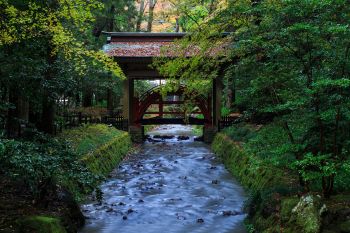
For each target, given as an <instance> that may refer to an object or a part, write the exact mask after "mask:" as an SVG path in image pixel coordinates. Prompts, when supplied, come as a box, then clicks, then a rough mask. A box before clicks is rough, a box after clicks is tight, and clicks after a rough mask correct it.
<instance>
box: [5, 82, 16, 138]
mask: <svg viewBox="0 0 350 233" xmlns="http://www.w3.org/2000/svg"><path fill="white" fill-rule="evenodd" d="M18 98H19V96H18V93H17V91H16V90H15V89H14V88H10V92H9V103H10V104H11V105H12V106H11V107H10V108H9V109H8V112H7V120H6V134H7V137H9V138H14V137H17V136H18V135H19V121H18Z"/></svg>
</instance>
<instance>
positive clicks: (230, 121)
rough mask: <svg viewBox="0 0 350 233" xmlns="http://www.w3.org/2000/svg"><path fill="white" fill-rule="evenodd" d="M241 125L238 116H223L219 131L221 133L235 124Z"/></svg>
mask: <svg viewBox="0 0 350 233" xmlns="http://www.w3.org/2000/svg"><path fill="white" fill-rule="evenodd" d="M237 123H239V117H237V116H223V117H221V120H220V121H219V127H218V130H219V131H221V130H222V129H224V128H226V127H230V126H232V125H234V124H237Z"/></svg>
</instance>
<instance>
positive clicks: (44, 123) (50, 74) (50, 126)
mask: <svg viewBox="0 0 350 233" xmlns="http://www.w3.org/2000/svg"><path fill="white" fill-rule="evenodd" d="M51 39H52V38H48V41H49V42H48V45H47V58H46V60H47V64H48V68H47V70H46V72H45V75H44V78H45V80H46V81H50V80H52V79H53V78H54V76H55V71H54V64H55V62H56V60H57V56H56V54H55V53H54V48H53V45H52V43H51ZM55 104H56V102H55V100H54V98H53V97H52V96H51V93H50V92H49V90H44V94H43V97H42V112H41V122H40V125H39V129H40V130H42V131H43V132H44V133H48V134H54V131H55V130H54V129H55V128H54V120H55Z"/></svg>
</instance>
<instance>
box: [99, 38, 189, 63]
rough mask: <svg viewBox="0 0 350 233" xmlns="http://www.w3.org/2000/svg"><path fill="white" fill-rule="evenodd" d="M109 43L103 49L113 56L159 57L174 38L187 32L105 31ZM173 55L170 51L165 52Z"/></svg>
mask: <svg viewBox="0 0 350 233" xmlns="http://www.w3.org/2000/svg"><path fill="white" fill-rule="evenodd" d="M104 34H106V35H107V36H108V37H107V44H106V45H104V47H103V50H104V51H105V52H106V53H107V54H108V55H110V56H113V57H130V58H132V57H134V58H136V57H159V56H161V50H162V48H164V47H167V46H169V45H171V44H172V43H173V42H174V40H176V39H181V38H182V37H184V36H185V35H186V33H149V32H104ZM165 55H166V56H171V54H170V52H169V53H168V54H166V53H165Z"/></svg>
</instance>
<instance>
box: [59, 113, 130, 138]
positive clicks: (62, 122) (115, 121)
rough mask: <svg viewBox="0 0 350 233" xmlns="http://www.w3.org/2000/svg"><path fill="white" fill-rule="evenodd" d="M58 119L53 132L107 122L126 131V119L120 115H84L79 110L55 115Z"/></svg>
mask: <svg viewBox="0 0 350 233" xmlns="http://www.w3.org/2000/svg"><path fill="white" fill-rule="evenodd" d="M57 118H58V119H59V121H57V123H56V124H55V134H57V133H60V132H62V131H63V130H64V129H70V128H73V127H79V126H81V125H83V124H98V123H100V124H107V125H111V126H114V127H115V128H117V129H119V130H124V131H128V119H124V117H123V116H122V115H119V114H118V113H117V114H115V113H114V114H110V115H106V116H99V117H96V116H92V115H85V114H82V113H81V112H79V113H71V114H64V115H63V116H58V117H57Z"/></svg>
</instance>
